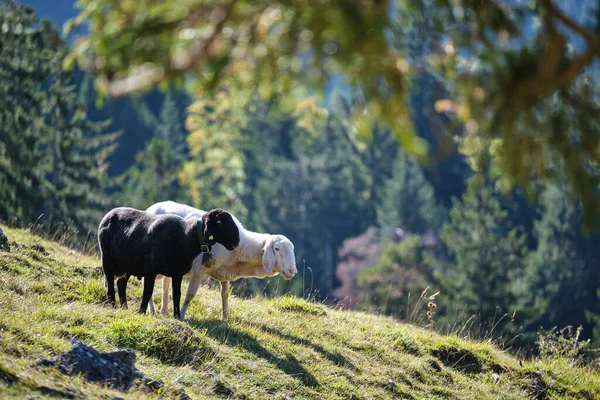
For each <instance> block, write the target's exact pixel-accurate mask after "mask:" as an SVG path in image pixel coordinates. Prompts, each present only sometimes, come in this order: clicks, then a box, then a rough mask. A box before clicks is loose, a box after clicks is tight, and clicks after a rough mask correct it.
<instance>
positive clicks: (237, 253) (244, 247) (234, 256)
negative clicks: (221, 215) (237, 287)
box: [146, 201, 298, 319]
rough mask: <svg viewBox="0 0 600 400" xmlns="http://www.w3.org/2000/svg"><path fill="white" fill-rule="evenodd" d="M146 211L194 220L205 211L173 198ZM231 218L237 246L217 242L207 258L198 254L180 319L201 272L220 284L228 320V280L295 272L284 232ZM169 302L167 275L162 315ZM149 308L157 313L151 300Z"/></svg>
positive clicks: (283, 274) (196, 290)
mask: <svg viewBox="0 0 600 400" xmlns="http://www.w3.org/2000/svg"><path fill="white" fill-rule="evenodd" d="M146 211H147V212H149V213H152V214H173V215H177V216H179V217H181V218H183V219H194V220H195V219H198V218H199V217H201V216H202V215H204V214H205V211H202V210H198V209H197V208H194V207H190V206H188V205H185V204H180V203H176V202H174V201H163V202H160V203H156V204H154V205H152V206H151V207H149V208H148V209H147V210H146ZM233 220H234V222H235V223H236V224H237V226H238V230H239V232H240V242H239V245H238V246H237V248H236V249H235V250H234V251H227V250H226V249H225V248H224V247H223V246H221V245H219V244H216V245H215V246H214V247H213V248H212V252H211V255H210V256H209V257H206V258H204V257H203V256H202V255H200V256H198V257H196V259H194V261H193V265H192V269H191V271H190V274H191V276H190V283H189V286H188V290H187V294H186V297H185V301H184V303H183V306H182V308H181V318H182V319H183V318H185V313H186V311H187V309H188V307H189V305H190V302H191V301H192V299H193V298H194V296H195V295H196V292H198V288H199V286H200V281H201V280H202V278H203V277H204V275H208V276H209V277H211V278H213V279H215V280H217V281H219V282H220V283H221V301H222V305H223V318H224V319H227V318H228V316H229V282H230V281H233V280H236V279H239V278H265V277H267V276H274V275H277V274H278V273H281V275H282V276H283V278H284V279H285V280H289V279H292V278H293V277H294V275H295V274H296V273H297V272H298V271H297V269H296V259H295V256H294V245H293V244H292V242H291V241H290V240H289V239H288V238H286V237H285V236H283V235H271V234H268V233H257V232H251V231H249V230H246V229H244V227H243V226H242V224H241V223H240V222H239V221H238V220H237V218H235V217H233ZM158 279H160V277H159V278H158ZM168 304H169V278H168V277H163V295H162V302H161V307H160V312H161V314H163V315H166V314H168V307H169V306H168ZM150 311H151V312H156V311H155V309H154V304H153V302H150Z"/></svg>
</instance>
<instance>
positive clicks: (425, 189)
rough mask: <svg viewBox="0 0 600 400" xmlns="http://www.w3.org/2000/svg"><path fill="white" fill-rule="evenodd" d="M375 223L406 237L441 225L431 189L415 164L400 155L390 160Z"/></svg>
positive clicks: (438, 209)
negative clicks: (395, 230) (403, 233)
mask: <svg viewBox="0 0 600 400" xmlns="http://www.w3.org/2000/svg"><path fill="white" fill-rule="evenodd" d="M377 219H378V221H379V224H380V225H382V226H388V227H400V228H401V229H403V230H406V231H407V232H410V233H425V232H427V231H430V230H434V229H436V228H437V227H439V225H440V223H441V220H442V207H440V206H439V205H438V204H437V201H436V198H435V192H434V190H433V187H432V186H431V184H430V183H429V182H428V181H427V179H426V178H425V176H424V174H423V171H422V169H421V167H420V166H419V164H418V163H417V162H416V161H415V160H413V159H412V158H411V157H410V156H408V155H407V154H405V153H403V152H400V153H398V156H397V157H396V159H395V160H394V165H393V173H392V177H391V179H389V180H388V181H387V182H386V184H385V187H384V189H383V198H382V200H381V204H380V205H379V207H378V208H377Z"/></svg>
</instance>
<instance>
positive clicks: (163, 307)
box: [160, 276, 181, 315]
mask: <svg viewBox="0 0 600 400" xmlns="http://www.w3.org/2000/svg"><path fill="white" fill-rule="evenodd" d="M170 279H171V278H169V277H168V276H165V277H164V278H163V284H162V290H163V291H162V300H161V302H160V313H161V314H162V315H169V280H170ZM180 287H181V286H180Z"/></svg>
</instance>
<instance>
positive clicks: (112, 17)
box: [67, 0, 600, 220]
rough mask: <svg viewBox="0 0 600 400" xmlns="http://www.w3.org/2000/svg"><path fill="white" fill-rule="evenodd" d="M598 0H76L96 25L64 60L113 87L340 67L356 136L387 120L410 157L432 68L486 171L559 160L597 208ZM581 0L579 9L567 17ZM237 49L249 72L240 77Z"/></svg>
mask: <svg viewBox="0 0 600 400" xmlns="http://www.w3.org/2000/svg"><path fill="white" fill-rule="evenodd" d="M592 3H594V4H588V2H585V3H584V4H579V3H578V2H577V1H574V0H570V1H563V2H560V4H558V2H555V1H551V0H539V1H531V2H507V3H506V4H505V3H502V4H498V3H497V2H492V1H489V2H481V1H454V0H420V1H419V0H396V1H394V0H368V1H361V2H348V1H343V0H326V1H320V2H312V3H308V2H306V1H305V0H283V1H278V2H275V1H268V0H260V1H256V0H255V1H243V0H237V1H236V0H230V1H205V0H203V1H199V0H178V1H174V2H170V3H169V4H166V3H165V4H163V3H160V2H158V3H157V2H151V1H119V2H116V1H113V0H79V1H78V6H79V7H80V8H81V10H82V11H81V14H80V15H79V16H78V17H77V18H75V19H74V20H72V21H71V22H70V23H69V24H68V26H67V31H69V30H70V29H71V28H72V27H74V26H77V25H80V24H82V23H84V22H88V23H89V28H90V33H89V35H87V36H86V37H83V38H80V39H79V40H78V41H77V43H76V45H75V47H74V50H73V51H72V53H71V55H70V58H69V60H68V61H67V64H71V65H72V64H73V62H75V61H78V62H79V65H82V66H83V67H84V68H86V69H88V70H91V71H94V73H96V74H97V76H98V80H97V83H98V85H99V87H100V88H101V89H102V90H103V92H104V93H108V94H111V95H116V96H118V95H123V94H127V93H132V92H137V91H139V90H145V89H148V88H150V87H153V86H155V85H157V84H160V83H162V82H165V81H168V80H174V81H176V82H179V83H182V82H183V80H184V77H185V76H186V75H187V74H189V73H192V74H195V75H196V76H197V77H198V78H199V79H197V80H196V81H195V87H196V89H200V88H202V89H209V90H210V89H212V88H214V87H216V85H217V83H218V81H219V79H220V78H222V77H224V76H228V77H233V79H234V80H236V81H237V83H238V84H240V85H241V86H245V87H248V86H249V87H253V88H255V89H257V90H258V92H259V93H261V94H263V95H264V96H265V97H270V98H274V97H275V98H277V97H280V95H281V94H286V93H291V92H293V91H294V89H297V88H298V87H299V86H300V85H309V86H312V87H323V83H324V82H326V81H327V79H328V78H330V77H332V76H335V75H338V74H339V75H342V76H343V77H344V79H345V81H346V82H347V84H348V85H349V86H350V87H353V88H356V89H357V90H358V91H359V93H360V94H361V96H359V97H357V98H356V99H357V102H356V104H354V107H353V113H352V116H353V117H352V120H353V122H354V126H355V128H357V129H358V131H359V132H360V134H361V136H362V137H363V138H369V137H370V135H371V133H372V132H373V129H372V128H373V124H374V123H375V122H378V123H383V124H385V125H387V126H388V127H389V128H390V129H391V130H392V132H393V133H394V134H395V135H397V137H398V138H400V139H401V141H402V143H403V145H404V146H405V147H406V149H407V150H408V151H409V152H411V153H412V154H414V155H416V156H422V155H423V154H424V153H425V150H426V146H425V144H424V142H423V141H422V140H420V139H418V137H417V136H416V135H415V134H414V130H413V129H412V128H411V120H410V118H409V112H408V110H407V107H406V105H405V100H406V94H407V87H408V85H407V79H406V78H407V76H408V75H409V74H410V73H411V72H414V71H420V70H423V69H425V70H427V69H429V70H433V71H438V72H439V73H440V74H441V75H442V76H444V77H445V78H446V79H447V84H448V88H449V90H450V93H449V94H450V96H449V98H448V99H444V100H440V101H439V102H438V111H448V112H451V113H455V114H456V115H457V116H458V117H459V119H460V120H461V121H462V122H464V123H465V126H466V133H467V134H468V135H467V140H472V141H473V142H474V143H473V144H471V145H470V146H469V147H470V148H471V153H472V155H473V157H474V160H475V164H476V166H477V170H478V171H483V170H484V169H485V166H486V165H487V164H488V163H489V161H490V160H494V161H496V162H497V164H498V172H499V173H500V174H501V176H502V180H501V182H502V184H503V186H504V188H505V189H508V188H509V187H510V186H511V185H513V184H514V183H519V184H520V185H522V186H523V187H525V188H526V189H527V190H529V189H530V185H529V183H530V180H531V179H532V178H533V177H543V178H551V177H553V176H554V175H555V174H556V172H557V169H564V170H565V171H566V174H567V177H568V183H569V185H570V186H571V187H572V188H573V190H574V192H575V193H576V194H577V195H578V196H579V197H580V198H581V199H582V201H583V207H584V213H585V215H586V217H591V216H593V215H594V214H595V213H598V212H600V202H598V201H597V193H596V191H597V190H596V187H597V185H596V172H595V171H596V164H597V162H598V157H599V156H598V154H599V153H598V145H599V143H598V141H599V135H598V133H599V126H598V119H597V118H594V116H595V115H597V114H598V112H599V111H600V110H599V109H598V107H599V106H598V104H597V100H598V98H597V95H596V93H597V92H598V89H597V87H596V83H595V82H594V80H593V77H592V71H593V70H594V67H593V65H594V62H595V61H596V60H597V58H598V54H599V52H598V49H599V46H600V35H599V34H598V33H597V32H598V27H599V25H600V24H599V18H598V17H599V16H600V8H599V7H597V6H598V4H597V2H592ZM581 8H584V10H583V11H584V12H581V13H580V14H581V15H584V16H585V17H584V18H585V20H582V18H578V17H574V16H573V10H578V9H581ZM411 30H412V34H407V32H409V31H411ZM419 32H427V36H424V35H420V34H419ZM424 38H425V39H424ZM240 61H243V62H244V63H245V65H246V67H247V68H248V70H247V71H246V73H244V74H242V76H241V77H239V78H238V77H237V76H236V75H237V72H239V70H238V68H236V66H237V65H238V63H239V62H240ZM567 128H569V129H567ZM480 183H481V179H480ZM587 220H590V218H587Z"/></svg>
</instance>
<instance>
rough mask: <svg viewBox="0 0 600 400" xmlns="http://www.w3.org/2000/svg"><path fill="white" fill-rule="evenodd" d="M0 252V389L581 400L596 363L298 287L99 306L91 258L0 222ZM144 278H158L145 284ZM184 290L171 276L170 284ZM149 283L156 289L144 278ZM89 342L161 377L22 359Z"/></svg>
mask: <svg viewBox="0 0 600 400" xmlns="http://www.w3.org/2000/svg"><path fill="white" fill-rule="evenodd" d="M2 229H3V230H4V232H5V233H6V234H7V235H8V237H9V240H10V242H11V243H13V245H12V251H11V252H9V253H6V252H0V307H2V308H1V311H0V397H2V398H22V397H23V396H25V395H31V396H33V397H49V398H50V397H54V398H56V397H71V398H114V397H121V398H140V397H144V398H153V397H156V398H165V397H177V396H178V394H177V393H176V390H177V389H183V390H184V391H185V393H187V394H188V395H189V396H190V397H191V398H215V399H217V398H227V397H229V398H239V399H277V398H292V399H302V398H311V399H321V398H322V399H328V398H331V399H352V398H354V399H383V398H409V399H425V398H427V399H435V398H439V399H468V398H472V399H475V398H476V399H484V398H490V399H500V398H502V399H531V398H538V399H545V398H564V399H574V398H583V399H595V398H600V373H598V372H595V371H592V370H591V369H585V368H580V367H575V366H572V365H570V363H569V362H568V361H566V360H554V361H551V362H550V361H543V362H542V361H539V360H529V361H527V360H522V362H520V361H519V360H518V359H516V358H514V357H511V356H509V355H508V354H506V353H503V352H501V351H500V350H499V349H497V348H495V347H494V346H493V345H491V344H489V343H483V342H474V341H465V340H462V339H459V338H457V337H452V336H440V335H437V334H432V333H430V332H428V331H425V330H422V329H419V328H416V327H414V326H411V325H406V324H401V323H398V322H396V321H394V320H392V319H390V318H384V317H379V316H374V315H368V314H364V313H358V312H348V311H336V310H332V309H329V308H327V307H325V306H322V305H320V304H314V303H310V302H307V301H304V300H302V299H297V298H293V297H284V298H279V299H273V300H267V299H255V300H239V299H236V298H233V299H232V302H231V311H232V317H231V319H230V320H229V321H228V322H222V321H221V320H220V312H221V310H220V303H219V298H220V296H219V295H218V293H217V292H216V291H214V290H209V289H201V290H200V291H199V294H198V296H197V297H196V298H195V300H194V302H193V305H192V307H191V308H190V311H189V313H188V316H189V317H190V319H189V321H185V322H180V321H176V320H174V319H173V318H172V317H168V318H165V317H155V316H151V315H146V316H140V315H138V314H137V313H136V309H137V306H138V305H139V300H140V297H141V285H140V282H138V281H137V280H136V279H132V280H130V282H131V285H130V286H131V288H130V290H129V297H130V302H129V303H130V306H131V309H129V310H115V309H110V308H108V307H105V306H103V305H102V304H101V303H102V301H103V300H104V287H103V281H102V275H101V272H100V270H99V269H98V268H97V266H98V265H99V260H98V259H97V258H95V257H89V256H85V255H81V254H79V253H77V252H74V251H72V250H69V249H67V248H65V247H61V246H60V245H58V244H56V243H53V242H50V241H46V240H43V239H40V238H39V237H37V236H34V235H32V234H30V233H28V232H27V231H23V230H14V229H5V228H4V227H2ZM157 289H158V288H157ZM184 290H185V288H184ZM157 291H158V290H157ZM71 337H76V338H78V339H79V340H81V341H83V342H85V343H89V344H91V345H93V346H95V347H96V348H97V349H98V350H100V351H109V350H114V349H116V348H121V347H132V348H134V349H135V350H136V354H137V362H136V366H137V368H138V369H140V370H141V371H142V372H143V373H144V374H145V375H146V376H149V377H152V378H154V379H156V380H160V381H162V382H164V383H165V389H163V390H162V391H161V392H160V393H155V394H152V395H146V394H142V389H141V388H140V383H137V384H136V385H134V386H133V387H132V388H131V389H130V390H129V391H127V392H125V393H123V392H119V391H116V390H111V389H108V388H102V387H100V386H99V385H96V384H92V383H86V382H85V381H82V380H81V379H78V378H73V377H67V376H64V375H62V374H60V373H59V372H56V371H54V370H52V369H47V368H46V369H30V368H28V366H29V365H30V364H31V363H32V362H34V361H35V360H36V359H38V358H40V357H44V358H48V357H50V356H53V355H57V354H61V353H63V352H65V351H67V350H68V349H69V347H70V346H69V338H71Z"/></svg>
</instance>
